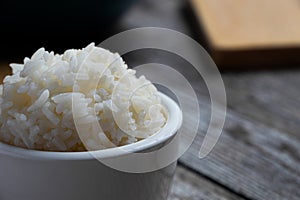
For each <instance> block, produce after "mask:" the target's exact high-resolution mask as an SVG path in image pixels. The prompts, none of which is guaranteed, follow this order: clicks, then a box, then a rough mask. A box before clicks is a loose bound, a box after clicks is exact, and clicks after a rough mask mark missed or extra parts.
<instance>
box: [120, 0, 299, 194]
mask: <svg viewBox="0 0 300 200" xmlns="http://www.w3.org/2000/svg"><path fill="white" fill-rule="evenodd" d="M185 5H186V2H184V1H180V0H163V1H161V0H144V1H141V2H140V3H138V4H136V5H135V6H133V7H132V9H131V10H129V11H128V12H127V13H126V14H125V15H124V17H123V18H122V20H120V21H119V23H118V24H117V25H116V27H117V29H119V30H126V29H130V28H136V27H143V26H158V27H165V28H170V29H173V30H177V31H180V32H183V33H185V34H187V35H189V36H191V37H193V38H194V39H196V40H199V41H200V43H201V44H203V45H204V46H205V42H204V41H202V40H201V35H199V31H198V29H197V28H196V27H195V26H194V24H193V23H192V18H191V17H190V16H191V15H190V14H191V13H189V12H190V11H189V10H186V9H184V8H185ZM125 58H127V60H126V61H128V62H129V63H130V64H131V65H138V64H144V63H147V62H158V63H163V64H168V65H169V66H172V67H174V68H176V69H177V70H178V71H180V72H182V73H183V74H185V75H186V77H188V78H192V77H193V73H190V74H189V72H188V69H189V67H188V64H187V63H186V62H184V61H183V60H182V59H179V58H176V57H174V55H170V54H168V53H166V52H162V51H158V52H157V51H154V50H153V51H152V50H144V51H141V52H137V53H135V54H130V55H128V56H125ZM299 59H300V55H299ZM295 67H297V66H295ZM299 67H300V66H299ZM222 77H223V80H224V83H225V87H226V92H227V98H228V99H227V100H228V112H227V118H226V123H225V127H224V130H223V133H222V135H221V138H220V140H219V141H218V143H217V145H216V146H215V148H214V149H213V151H212V152H211V153H210V154H209V156H207V157H206V158H204V159H202V160H200V159H199V158H198V157H197V154H198V149H199V145H200V144H201V142H202V139H203V132H204V131H205V130H206V128H207V124H208V120H209V118H210V109H209V106H210V101H209V95H208V93H207V90H206V88H205V86H204V85H203V84H202V83H201V81H199V82H197V81H194V82H193V81H192V82H193V83H192V85H193V86H194V87H195V89H196V91H197V93H198V95H199V99H200V110H201V122H200V123H201V131H200V133H199V134H198V136H197V137H196V140H195V142H194V144H193V145H192V146H191V148H190V149H189V150H188V151H187V152H186V153H185V154H184V156H183V157H182V158H181V159H180V162H179V167H178V169H177V174H176V177H175V180H174V185H173V188H172V194H171V196H170V199H172V200H173V199H174V200H175V199H176V200H177V199H182V200H183V199H184V200H186V199H193V200H199V199H207V200H215V199H224V200H225V199H228V200H232V199H253V200H263V199H270V200H274V199H280V200H282V199H288V200H293V199H295V200H296V199H300V190H299V189H300V131H299V130H300V70H298V69H297V68H294V69H286V70H284V69H282V70H275V71H272V70H269V71H262V70H260V71H246V72H224V73H222Z"/></svg>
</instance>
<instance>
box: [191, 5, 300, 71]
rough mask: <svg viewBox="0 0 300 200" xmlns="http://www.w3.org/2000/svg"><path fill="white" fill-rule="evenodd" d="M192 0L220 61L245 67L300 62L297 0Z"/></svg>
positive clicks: (217, 60)
mask: <svg viewBox="0 0 300 200" xmlns="http://www.w3.org/2000/svg"><path fill="white" fill-rule="evenodd" d="M190 2H191V4H192V8H193V10H194V12H195V15H196V17H197V19H198V21H199V23H200V24H201V25H202V27H203V30H204V32H205V35H206V37H207V40H208V44H209V46H210V49H211V54H212V56H213V58H214V60H215V61H216V62H217V64H218V65H221V66H227V67H234V66H237V65H240V66H239V67H242V68H245V67H246V66H254V65H270V64H272V66H273V67H274V66H276V65H280V64H281V65H282V64H285V65H287V64H289V63H290V64H297V63H300V62H299V60H298V59H297V55H299V52H300V24H299V21H300V2H299V1H298V0H286V1H283V0H274V1H270V0H243V1H240V0H190ZM276 55H277V56H276ZM272 58H273V59H272Z"/></svg>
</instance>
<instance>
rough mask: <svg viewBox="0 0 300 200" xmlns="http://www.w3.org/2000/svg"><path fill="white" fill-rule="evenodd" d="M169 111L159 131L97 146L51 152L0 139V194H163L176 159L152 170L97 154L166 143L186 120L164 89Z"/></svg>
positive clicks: (28, 197) (110, 199) (19, 199)
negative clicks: (114, 164) (112, 163)
mask: <svg viewBox="0 0 300 200" xmlns="http://www.w3.org/2000/svg"><path fill="white" fill-rule="evenodd" d="M160 96H161V98H162V102H163V104H164V105H165V106H166V108H167V110H168V112H169V118H168V121H167V123H166V125H165V126H164V127H163V128H162V129H161V131H160V132H158V133H156V134H154V135H153V136H151V137H149V138H147V139H145V140H142V141H139V142H137V143H134V144H130V145H126V146H123V147H117V148H111V149H106V150H99V151H94V152H92V153H91V152H46V151H36V150H28V149H23V148H18V147H14V146H11V145H7V144H4V143H1V142H0V200H54V199H55V200H60V199H61V200H69V199H70V200H77V199H78V200H79V199H80V200H83V199H88V200H94V199H95V200H96V199H103V200H119V199H122V200H127V199H128V200H135V199H137V200H139V199H143V200H163V199H166V198H167V195H168V192H169V189H170V185H171V181H172V177H173V175H174V171H175V167H176V161H174V162H173V163H172V164H170V165H168V166H167V167H165V168H163V169H159V170H156V171H153V172H149V173H126V172H121V171H118V170H116V169H113V168H110V167H108V166H106V165H104V164H103V163H101V162H100V161H99V160H97V159H96V158H95V157H94V156H95V155H96V156H97V158H98V159H99V158H101V159H102V158H103V159H106V158H108V159H114V158H122V157H125V156H126V155H128V154H129V153H130V152H141V151H147V150H150V149H152V150H153V149H155V148H161V147H162V146H164V145H166V144H167V143H168V141H169V140H171V139H172V138H173V137H174V136H175V134H176V131H177V130H178V129H179V128H180V126H181V123H182V113H181V111H180V108H179V107H178V105H177V104H176V103H175V102H174V101H173V100H172V99H170V98H169V97H167V96H165V95H163V94H160Z"/></svg>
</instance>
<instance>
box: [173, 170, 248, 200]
mask: <svg viewBox="0 0 300 200" xmlns="http://www.w3.org/2000/svg"><path fill="white" fill-rule="evenodd" d="M242 199H243V198H241V197H239V196H237V195H235V194H232V193H231V192H228V191H227V190H226V189H224V188H222V187H220V186H218V185H216V184H215V183H213V182H211V181H210V180H208V179H206V178H205V177H202V176H199V175H198V174H196V173H194V172H192V171H190V170H189V169H186V168H184V167H182V166H180V165H179V166H178V167H177V169H176V174H175V177H174V181H173V187H172V189H171V195H170V196H169V200H242Z"/></svg>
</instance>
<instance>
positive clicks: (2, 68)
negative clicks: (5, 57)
mask: <svg viewBox="0 0 300 200" xmlns="http://www.w3.org/2000/svg"><path fill="white" fill-rule="evenodd" d="M9 74H11V69H10V67H9V64H8V63H6V62H3V61H2V62H0V84H2V81H3V79H4V77H5V76H6V75H9Z"/></svg>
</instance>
